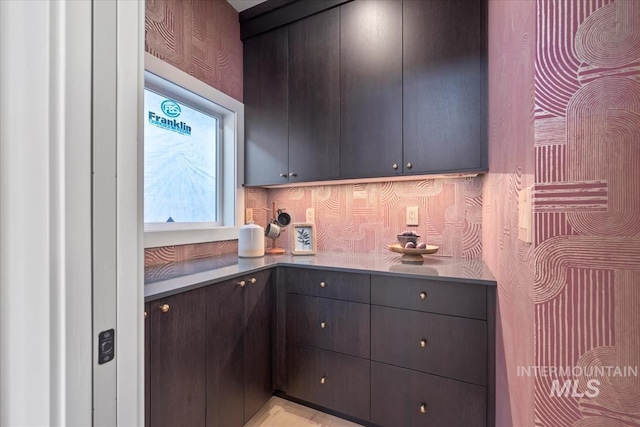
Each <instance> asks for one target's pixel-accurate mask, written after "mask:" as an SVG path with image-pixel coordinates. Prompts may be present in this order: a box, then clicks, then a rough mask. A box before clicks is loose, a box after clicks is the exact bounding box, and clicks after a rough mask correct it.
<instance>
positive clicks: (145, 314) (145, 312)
mask: <svg viewBox="0 0 640 427" xmlns="http://www.w3.org/2000/svg"><path fill="white" fill-rule="evenodd" d="M144 318H145V319H146V318H147V310H145V311H144Z"/></svg>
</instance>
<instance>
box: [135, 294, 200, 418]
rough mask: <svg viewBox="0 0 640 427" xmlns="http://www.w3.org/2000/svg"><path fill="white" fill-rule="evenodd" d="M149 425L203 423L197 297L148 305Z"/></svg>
mask: <svg viewBox="0 0 640 427" xmlns="http://www.w3.org/2000/svg"><path fill="white" fill-rule="evenodd" d="M148 313H149V314H148V318H147V319H148V321H149V331H150V337H149V341H150V343H149V348H150V352H149V353H150V354H149V359H150V367H149V370H150V377H149V383H150V386H149V394H150V396H149V401H150V410H149V412H150V413H149V421H150V425H151V426H152V427H159V426H167V427H174V426H177V425H184V426H187V425H188V426H203V425H204V423H205V412H206V409H205V376H204V372H205V336H204V300H203V291H202V290H196V291H191V292H186V293H184V294H180V295H176V296H172V297H169V298H164V299H161V300H156V301H153V302H150V303H149V312H148Z"/></svg>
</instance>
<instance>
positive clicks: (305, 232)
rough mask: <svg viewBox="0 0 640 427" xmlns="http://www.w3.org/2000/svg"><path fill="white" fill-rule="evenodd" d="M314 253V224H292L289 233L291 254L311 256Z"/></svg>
mask: <svg viewBox="0 0 640 427" xmlns="http://www.w3.org/2000/svg"><path fill="white" fill-rule="evenodd" d="M315 253H316V226H315V224H293V230H292V231H291V254H292V255H313V254H315Z"/></svg>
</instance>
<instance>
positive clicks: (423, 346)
mask: <svg viewBox="0 0 640 427" xmlns="http://www.w3.org/2000/svg"><path fill="white" fill-rule="evenodd" d="M426 346H427V340H425V339H421V340H420V347H422V348H425V347H426Z"/></svg>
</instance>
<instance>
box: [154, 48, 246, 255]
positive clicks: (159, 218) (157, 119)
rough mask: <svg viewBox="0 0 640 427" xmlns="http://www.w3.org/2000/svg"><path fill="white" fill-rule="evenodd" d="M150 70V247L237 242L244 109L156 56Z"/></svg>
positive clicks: (242, 170) (241, 203) (241, 195)
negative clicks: (220, 241) (221, 241)
mask: <svg viewBox="0 0 640 427" xmlns="http://www.w3.org/2000/svg"><path fill="white" fill-rule="evenodd" d="M145 68H146V71H145V90H144V108H143V121H144V178H143V182H144V184H143V193H144V195H143V197H144V228H145V236H144V244H145V247H157V246H167V245H179V244H186V243H198V242H209V241H219V240H230V239H236V238H237V233H238V232H237V228H236V226H237V225H238V224H240V223H241V219H242V218H241V213H242V212H243V211H244V206H243V205H244V194H243V189H242V181H243V179H242V177H243V175H244V168H243V162H244V159H243V145H244V139H243V127H244V106H243V105H242V103H240V102H239V101H237V100H235V99H233V98H231V97H229V96H228V95H225V94H224V93H222V92H220V91H218V90H216V89H214V88H212V87H210V86H208V85H206V84H205V83H203V82H201V81H200V80H198V79H196V78H194V77H193V76H190V75H188V74H186V73H184V72H182V71H181V70H178V69H177V68H175V67H173V66H171V65H169V64H167V63H165V62H163V61H161V60H160V59H158V58H156V57H154V56H152V55H149V54H146V55H145Z"/></svg>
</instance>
